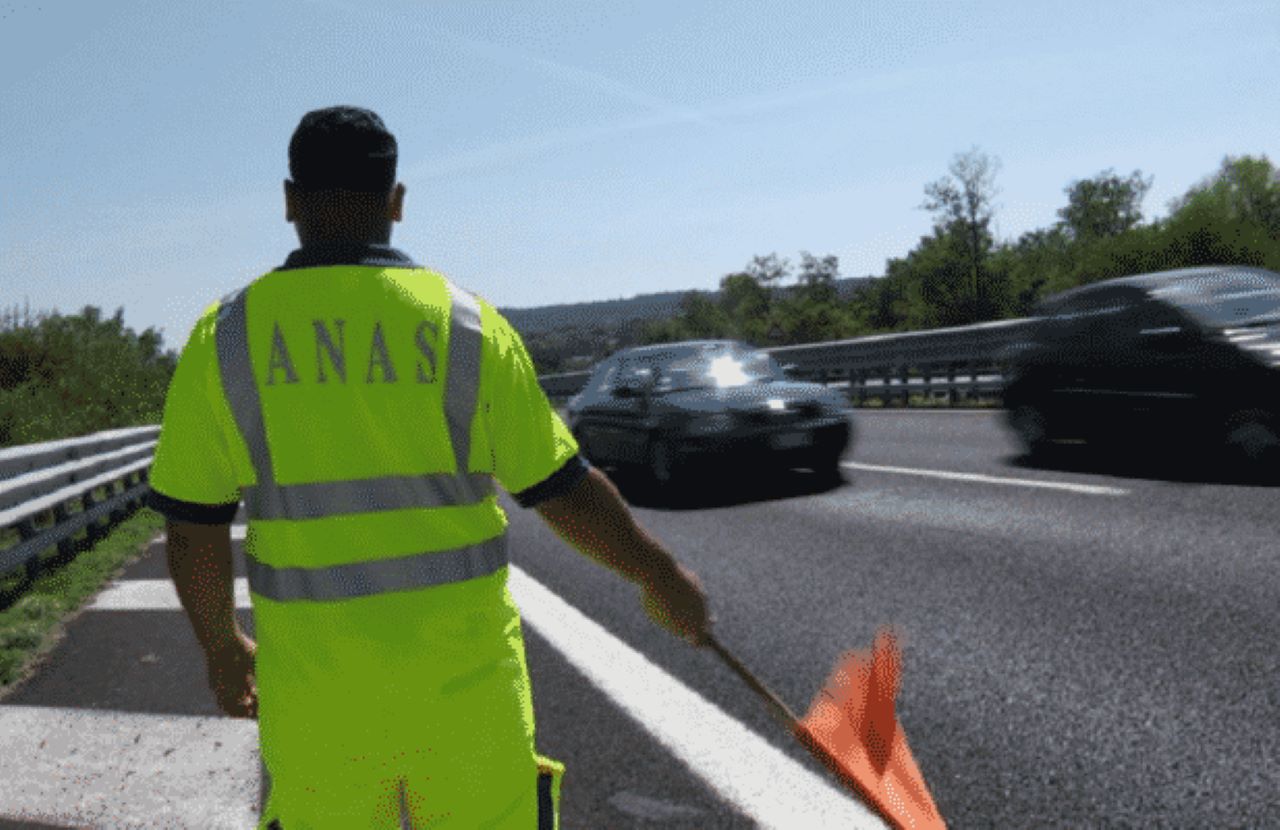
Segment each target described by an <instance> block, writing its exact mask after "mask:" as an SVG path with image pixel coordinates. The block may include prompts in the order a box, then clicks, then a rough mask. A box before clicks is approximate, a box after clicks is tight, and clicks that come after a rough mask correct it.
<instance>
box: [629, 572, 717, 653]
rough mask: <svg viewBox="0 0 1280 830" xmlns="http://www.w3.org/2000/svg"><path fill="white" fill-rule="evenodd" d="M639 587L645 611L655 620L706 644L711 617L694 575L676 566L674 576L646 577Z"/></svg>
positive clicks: (684, 635) (670, 629)
mask: <svg viewBox="0 0 1280 830" xmlns="http://www.w3.org/2000/svg"><path fill="white" fill-rule="evenodd" d="M642 590H643V595H642V598H641V599H642V601H643V603H644V610H645V612H646V613H647V614H648V615H649V616H650V617H651V618H652V619H653V621H654V622H656V623H658V625H661V626H662V627H663V628H665V629H667V630H668V631H670V632H671V633H672V634H675V635H676V636H677V637H681V638H683V639H685V640H687V641H689V642H690V643H692V644H693V645H695V646H701V645H705V644H706V642H707V635H708V634H710V633H711V617H710V615H709V613H708V611H707V595H706V593H705V592H704V591H703V590H702V582H701V581H700V580H699V579H698V575H697V574H695V573H694V572H693V571H691V570H689V569H688V568H686V567H685V566H683V565H677V566H676V571H675V573H674V574H673V575H670V576H667V577H665V578H657V579H652V580H649V581H648V582H647V583H646V584H645V585H644V586H643V588H642Z"/></svg>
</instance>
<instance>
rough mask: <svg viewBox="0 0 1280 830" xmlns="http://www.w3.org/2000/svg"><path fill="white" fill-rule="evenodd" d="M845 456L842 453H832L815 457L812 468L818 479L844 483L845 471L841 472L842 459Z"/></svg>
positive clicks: (825, 481)
mask: <svg viewBox="0 0 1280 830" xmlns="http://www.w3.org/2000/svg"><path fill="white" fill-rule="evenodd" d="M843 457H844V456H843V455H842V454H841V453H832V454H830V455H825V456H823V457H821V458H818V459H815V460H814V462H813V466H812V470H813V472H814V473H815V474H816V475H817V476H818V480H819V481H821V482H822V483H824V484H840V483H842V482H843V481H844V473H843V472H841V469H840V461H841V460H842V459H843Z"/></svg>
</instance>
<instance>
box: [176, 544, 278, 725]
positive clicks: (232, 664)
mask: <svg viewBox="0 0 1280 830" xmlns="http://www.w3.org/2000/svg"><path fill="white" fill-rule="evenodd" d="M167 533H168V545H167V547H168V557H169V575H170V576H171V577H173V584H174V587H175V588H176V589H177V591H178V599H179V600H181V602H182V607H183V609H184V610H185V611H186V612H187V617H188V618H189V619H190V620H191V627H192V628H194V629H195V633H196V640H198V641H199V643H200V647H201V648H202V649H203V650H204V654H205V661H206V663H207V664H208V670H209V686H210V688H211V689H213V693H214V696H215V697H216V698H217V701H218V705H219V706H221V707H222V709H223V711H225V712H226V713H227V714H229V715H232V716H235V717H255V716H256V714H257V690H256V688H255V687H254V681H253V659H254V654H255V650H256V647H255V644H254V642H253V641H252V640H250V639H249V638H248V637H247V636H246V635H245V634H244V632H242V631H241V630H240V627H239V626H238V625H237V624H236V616H235V586H234V581H233V578H232V570H231V525H229V524H217V525H207V524H195V523H193V522H176V521H172V520H171V521H169V522H168V523H167Z"/></svg>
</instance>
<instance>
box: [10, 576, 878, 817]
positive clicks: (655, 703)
mask: <svg viewBox="0 0 1280 830" xmlns="http://www.w3.org/2000/svg"><path fill="white" fill-rule="evenodd" d="M508 582H509V585H510V587H511V594H512V596H513V597H514V598H515V600H516V603H517V604H518V605H519V606H520V614H521V617H522V618H523V619H524V621H525V622H526V623H527V624H529V625H531V626H533V627H534V629H536V630H537V632H538V633H539V634H541V635H542V636H543V637H544V638H546V639H547V640H548V641H549V642H550V643H551V645H552V647H553V648H555V649H556V650H557V651H558V652H560V654H561V655H563V656H564V658H565V659H566V660H568V661H569V662H570V663H571V664H572V665H573V666H574V667H575V668H577V669H578V671H580V672H581V673H582V674H583V675H585V676H586V677H587V679H588V680H589V681H590V682H591V683H592V684H593V685H595V686H596V687H597V688H598V689H600V690H601V691H602V692H604V693H605V695H606V696H608V697H609V698H610V699H611V700H613V702H614V703H615V704H616V705H617V706H618V707H619V708H620V709H622V710H623V711H624V712H626V713H627V715H629V716H630V717H631V718H633V719H634V720H636V721H637V722H638V723H639V724H640V725H641V726H642V727H644V729H645V730H646V731H648V732H649V734H651V735H652V736H653V737H654V738H655V739H656V740H657V741H658V742H659V743H661V744H662V745H663V746H664V747H666V748H667V750H668V751H670V752H671V753H672V754H673V755H675V756H676V757H677V758H678V759H680V761H682V762H683V763H684V764H685V766H686V767H688V768H689V769H690V770H691V771H692V772H693V773H694V774H695V775H697V776H698V777H699V778H701V779H702V780H703V781H705V782H706V783H707V784H708V785H709V786H711V787H712V788H713V789H715V790H716V791H717V792H718V793H720V795H721V796H722V797H724V798H725V799H726V800H727V801H729V802H731V803H733V804H734V805H735V806H736V807H737V808H738V810H740V811H741V812H742V813H743V814H744V815H747V816H749V817H751V818H752V819H753V820H755V821H756V822H757V823H758V824H759V825H760V826H761V827H778V828H792V827H813V828H822V827H833V828H834V827H840V828H864V827H866V828H883V827H884V826H885V825H884V824H883V823H882V822H881V820H880V819H879V818H878V817H876V816H875V815H874V814H873V813H872V812H871V811H870V810H868V809H867V808H866V807H864V806H863V805H862V804H861V803H859V802H857V801H855V800H853V799H852V798H851V797H850V796H848V795H846V794H845V793H844V792H843V791H841V790H840V789H838V788H837V787H835V786H834V785H833V784H831V783H829V782H828V781H827V780H826V779H824V778H823V777H822V776H820V775H818V774H816V773H813V772H811V771H810V770H808V769H807V768H805V767H804V766H803V765H801V764H799V763H797V762H796V761H794V760H792V759H791V758H790V757H788V756H787V755H785V754H784V753H783V752H781V751H780V750H778V749H777V748H775V747H774V746H773V745H772V744H770V743H769V742H768V741H766V740H765V739H764V738H762V737H760V736H759V735H757V734H756V733H755V732H752V731H751V730H750V729H748V728H747V727H745V726H743V725H742V724H741V723H739V722H738V721H737V720H734V719H733V718H732V717H730V716H729V715H728V714H726V713H725V712H724V711H723V710H722V709H720V708H719V707H718V706H716V705H715V704H713V703H711V702H710V701H708V700H706V699H705V698H703V697H702V696H701V695H699V694H698V693H697V692H695V691H693V690H692V689H690V688H689V687H687V686H685V685H684V684H683V683H681V682H680V681H679V680H677V679H676V678H674V677H672V676H671V675H670V674H667V672H665V671H663V670H662V669H661V668H659V667H658V666H656V665H654V664H653V663H652V662H650V661H649V659H648V658H646V657H645V656H644V655H642V654H640V653H639V652H637V651H635V650H634V649H632V648H631V647H630V646H628V645H626V644H625V643H623V642H622V641H620V640H618V639H617V638H616V637H614V636H613V635H612V634H610V633H609V632H607V631H605V629H604V628H602V627H601V626H600V625H598V624H597V623H595V622H594V621H592V620H591V619H589V618H588V617H586V616H585V615H584V614H583V613H582V612H580V611H578V610H577V609H576V608H574V607H572V606H571V605H569V604H568V603H566V602H565V601H564V600H563V599H561V598H560V597H558V596H556V595H555V594H554V593H552V592H551V590H549V589H548V588H546V587H545V586H543V585H542V584H541V583H539V582H538V581H537V580H535V579H533V578H532V577H530V576H529V575H528V574H526V573H525V572H524V571H522V570H520V569H519V568H517V567H515V566H512V567H511V569H510V575H509V579H508ZM236 607H237V608H248V607H249V598H248V585H247V584H246V581H245V579H244V578H243V577H241V578H239V579H237V580H236ZM89 608H90V609H91V610H125V609H132V610H154V611H162V610H177V609H179V608H181V605H180V604H179V602H178V595H177V592H176V591H175V590H174V588H173V582H172V581H170V580H167V579H138V580H123V581H119V582H115V583H113V584H112V585H111V586H110V587H108V588H107V589H106V590H105V591H103V592H102V594H100V595H99V597H98V598H97V600H96V601H95V602H94V603H93V604H92V605H91V606H89ZM656 636H666V635H662V634H658V635H656ZM707 659H712V658H711V656H710V655H708V656H707ZM744 694H746V693H745V692H744ZM19 757H21V756H19ZM255 769H256V767H255ZM0 808H2V806H0Z"/></svg>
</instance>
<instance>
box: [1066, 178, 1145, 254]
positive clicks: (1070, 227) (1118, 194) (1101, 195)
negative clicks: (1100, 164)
mask: <svg viewBox="0 0 1280 830" xmlns="http://www.w3.org/2000/svg"><path fill="white" fill-rule="evenodd" d="M1151 181H1152V180H1151V178H1150V177H1147V178H1143V176H1142V171H1140V170H1134V171H1133V172H1132V173H1130V174H1129V175H1128V176H1117V175H1116V173H1115V171H1114V170H1111V169H1107V170H1104V171H1102V172H1101V173H1099V174H1098V175H1096V176H1094V177H1093V178H1091V179H1078V180H1076V181H1073V182H1072V183H1071V184H1069V185H1068V186H1067V188H1066V194H1067V205H1066V207H1064V208H1060V209H1059V210H1058V216H1059V217H1061V219H1062V226H1063V227H1064V228H1065V230H1066V231H1067V233H1068V234H1070V236H1071V237H1072V238H1073V239H1077V240H1082V241H1083V240H1090V239H1099V238H1103V237H1111V236H1119V235H1120V234H1122V233H1124V232H1125V231H1127V230H1129V229H1131V228H1133V227H1135V226H1137V225H1138V223H1140V222H1141V221H1142V200H1143V199H1144V198H1145V197H1146V195H1147V191H1148V190H1150V189H1151Z"/></svg>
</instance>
